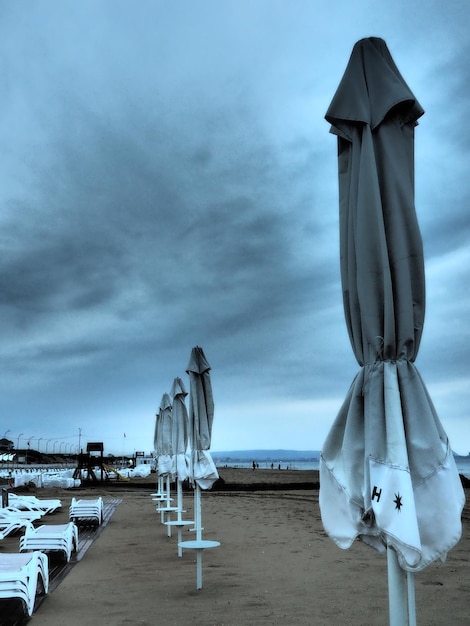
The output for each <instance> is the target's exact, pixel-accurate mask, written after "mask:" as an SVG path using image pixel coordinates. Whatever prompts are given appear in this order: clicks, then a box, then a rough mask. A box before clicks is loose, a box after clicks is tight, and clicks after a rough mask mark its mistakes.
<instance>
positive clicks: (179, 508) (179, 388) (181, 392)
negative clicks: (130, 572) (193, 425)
mask: <svg viewBox="0 0 470 626" xmlns="http://www.w3.org/2000/svg"><path fill="white" fill-rule="evenodd" d="M171 395H172V397H173V405H172V411H171V413H172V423H173V429H172V436H173V444H172V447H173V469H174V474H175V476H176V514H177V515H176V519H175V520H172V521H168V522H167V524H168V526H169V527H170V526H175V527H176V529H177V532H178V556H179V557H181V556H183V549H182V547H181V538H182V530H183V528H184V526H187V525H192V524H194V521H193V520H184V519H183V516H182V514H183V512H184V511H183V486H182V483H183V481H184V480H186V478H188V477H189V468H188V458H187V451H188V430H189V427H188V411H187V409H186V403H185V398H186V396H187V395H188V392H187V391H186V389H185V386H184V383H183V381H182V380H181V378H175V379H174V381H173V386H172V388H171Z"/></svg>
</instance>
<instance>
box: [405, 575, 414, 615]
mask: <svg viewBox="0 0 470 626" xmlns="http://www.w3.org/2000/svg"><path fill="white" fill-rule="evenodd" d="M406 581H407V583H408V623H409V626H416V600H415V575H414V574H413V572H407V573H406Z"/></svg>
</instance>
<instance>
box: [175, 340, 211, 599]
mask: <svg viewBox="0 0 470 626" xmlns="http://www.w3.org/2000/svg"><path fill="white" fill-rule="evenodd" d="M210 369H211V367H210V365H209V362H208V361H207V359H206V357H205V354H204V351H203V350H202V348H200V347H199V346H196V347H195V348H193V349H192V350H191V357H190V359H189V364H188V367H187V368H186V371H187V373H188V375H189V438H190V446H191V464H190V467H191V469H190V478H191V480H192V482H193V485H194V518H195V519H194V521H195V529H194V530H195V533H196V539H195V540H193V541H183V542H181V543H180V546H181V547H182V548H187V549H193V550H196V588H197V589H201V588H202V551H203V550H205V549H206V548H216V547H218V546H219V545H220V543H219V542H218V541H209V540H204V539H203V538H202V530H203V528H202V505H201V488H202V489H209V488H210V487H212V485H213V484H214V482H215V481H216V480H217V478H218V477H219V475H218V472H217V469H216V467H215V464H214V461H213V460H212V457H211V455H210V452H209V450H210V447H211V437H212V423H213V421H214V398H213V395H212V384H211V378H210Z"/></svg>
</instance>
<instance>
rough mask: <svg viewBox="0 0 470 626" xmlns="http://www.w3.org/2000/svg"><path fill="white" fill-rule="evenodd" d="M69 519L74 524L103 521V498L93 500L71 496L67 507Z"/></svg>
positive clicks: (98, 523) (97, 523) (96, 523)
mask: <svg viewBox="0 0 470 626" xmlns="http://www.w3.org/2000/svg"><path fill="white" fill-rule="evenodd" d="M69 519H70V521H71V522H75V523H76V524H95V525H97V526H99V525H100V524H101V522H102V521H103V498H102V497H101V496H100V497H99V498H96V499H95V500H90V499H86V500H77V499H76V498H72V502H71V503H70V508H69Z"/></svg>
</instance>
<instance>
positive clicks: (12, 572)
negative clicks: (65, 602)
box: [0, 552, 49, 617]
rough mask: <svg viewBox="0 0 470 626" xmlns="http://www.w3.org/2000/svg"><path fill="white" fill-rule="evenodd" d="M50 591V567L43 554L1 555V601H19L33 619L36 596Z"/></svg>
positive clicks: (24, 611)
mask: <svg viewBox="0 0 470 626" xmlns="http://www.w3.org/2000/svg"><path fill="white" fill-rule="evenodd" d="M48 590H49V565H48V561H47V556H46V555H45V554H43V553H42V552H31V553H28V554H20V553H6V554H0V599H1V600H19V602H20V603H21V606H22V610H23V614H24V616H25V617H31V615H32V614H33V611H34V603H35V600H36V596H37V595H38V594H40V593H44V594H47V592H48Z"/></svg>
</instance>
